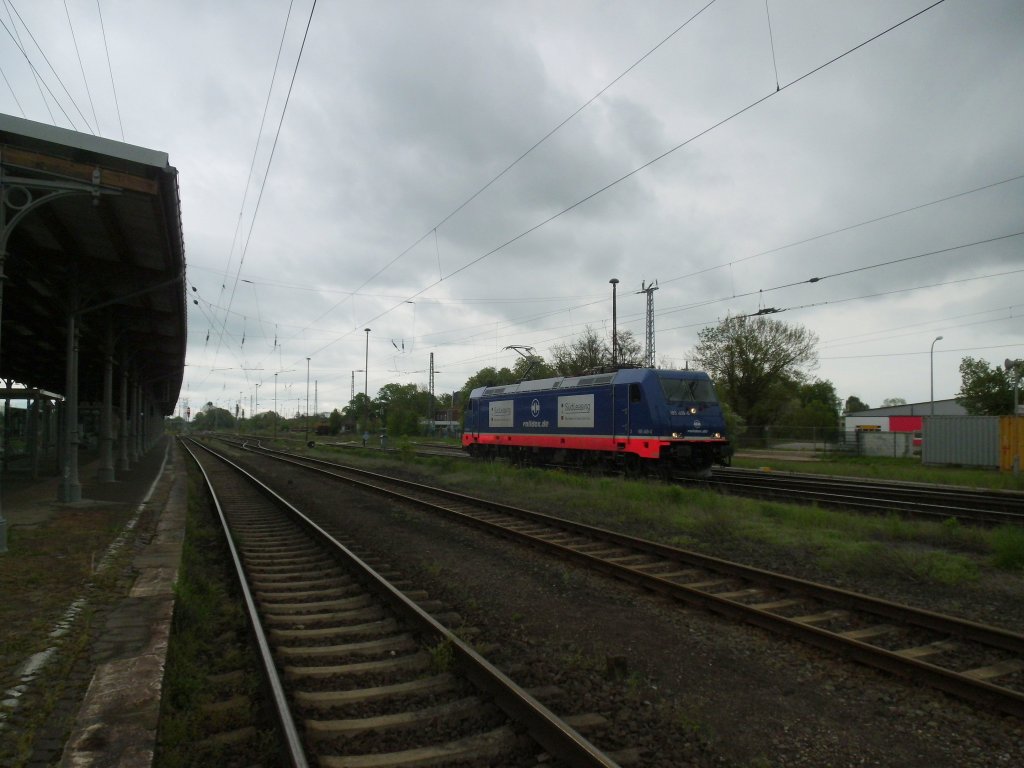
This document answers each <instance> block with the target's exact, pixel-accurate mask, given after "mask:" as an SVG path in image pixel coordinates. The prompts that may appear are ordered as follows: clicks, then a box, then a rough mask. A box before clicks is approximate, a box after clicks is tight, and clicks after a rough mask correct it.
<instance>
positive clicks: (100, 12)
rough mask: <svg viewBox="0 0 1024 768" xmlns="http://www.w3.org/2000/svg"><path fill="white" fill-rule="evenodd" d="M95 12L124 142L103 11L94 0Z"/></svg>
mask: <svg viewBox="0 0 1024 768" xmlns="http://www.w3.org/2000/svg"><path fill="white" fill-rule="evenodd" d="M96 12H97V13H98V14H99V17H100V33H101V34H102V35H103V50H104V52H105V53H106V56H107V72H109V73H110V90H111V91H113V94H114V109H115V110H116V111H117V127H118V128H119V129H120V130H121V141H124V124H123V123H122V122H121V106H120V104H118V103H117V86H115V85H114V68H113V66H111V64H110V46H109V45H107V29H106V27H104V26H103V9H102V8H100V0H96Z"/></svg>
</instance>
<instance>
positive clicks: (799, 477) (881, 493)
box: [704, 467, 1024, 525]
mask: <svg viewBox="0 0 1024 768" xmlns="http://www.w3.org/2000/svg"><path fill="white" fill-rule="evenodd" d="M704 482H706V483H707V484H708V485H710V486H712V487H716V486H721V487H723V488H726V489H729V490H732V489H738V490H739V492H740V493H741V494H743V495H759V496H763V495H769V496H772V495H781V494H786V495H787V498H790V499H791V498H792V495H793V494H800V495H801V496H802V497H805V498H808V499H811V500H813V501H818V502H821V503H826V504H830V505H833V506H840V507H856V508H867V509H870V510H875V511H877V510H878V509H879V507H881V508H883V509H894V510H901V511H907V512H913V513H915V514H920V515H925V516H932V517H943V518H949V517H957V518H964V519H971V520H980V521H982V522H986V523H990V524H1000V523H1005V524H1012V525H1020V524H1024V494H1022V493H1019V492H1015V491H995V490H980V489H979V490H973V489H967V488H959V487H952V486H933V485H923V484H918V483H895V482H892V481H881V480H880V481H876V480H865V479H862V478H837V477H834V476H824V477H822V476H814V475H807V474H793V473H774V472H765V471H762V470H755V469H739V468H735V467H732V468H716V469H715V470H713V472H712V477H711V479H710V480H706V481H704Z"/></svg>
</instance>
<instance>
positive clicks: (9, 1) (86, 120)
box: [5, 0, 96, 134]
mask: <svg viewBox="0 0 1024 768" xmlns="http://www.w3.org/2000/svg"><path fill="white" fill-rule="evenodd" d="M5 2H6V3H7V4H8V5H9V7H10V9H11V10H13V11H14V15H15V16H17V17H18V21H20V22H21V26H22V27H24V29H25V31H26V32H27V33H28V36H29V37H30V38H31V39H32V42H33V43H34V44H35V46H36V50H38V51H39V55H40V56H42V57H43V61H45V62H46V66H48V67H49V68H50V71H51V72H52V73H53V76H54V77H55V78H56V79H57V82H58V83H59V84H60V87H61V88H62V89H63V90H64V93H65V95H66V96H67V97H68V101H70V102H71V105H72V106H73V107H74V108H75V111H76V112H77V113H78V116H79V117H81V118H82V122H83V123H85V127H86V128H88V129H89V133H92V134H95V133H96V131H95V130H93V127H92V125H91V124H90V123H89V118H87V117H86V116H85V115H84V114H83V113H82V110H81V109H80V108H79V106H78V102H76V101H75V98H74V96H72V95H71V92H70V91H69V90H68V88H67V86H66V85H64V81H63V80H61V77H60V75H59V74H57V70H56V69H54V66H53V64H51V63H50V58H49V56H47V55H46V51H44V50H43V47H42V46H41V45H40V44H39V41H38V40H36V36H35V35H33V34H32V30H31V29H29V27H28V24H26V23H25V21H24V19H22V18H21V14H20V13H19V12H18V8H17V6H15V5H14V2H13V0H5ZM19 47H20V46H19ZM21 52H22V54H23V55H24V56H25V59H26V61H28V62H29V66H31V67H32V68H33V69H35V65H33V64H32V60H31V59H30V58H29V56H28V52H27V51H25V49H24V48H21ZM40 78H41V79H42V76H40ZM43 84H44V85H46V90H47V91H48V92H49V94H50V96H52V97H53V100H54V102H55V103H56V104H57V106H58V107H60V111H61V112H62V113H63V114H64V117H66V118H67V120H68V122H69V123H71V127H72V128H74V129H75V130H76V131H77V130H78V126H76V125H75V123H74V121H73V120H72V119H71V116H70V115H68V113H67V112H66V111H65V110H64V107H63V106H62V105H61V103H60V100H59V99H58V98H57V97H56V95H55V94H54V93H53V91H52V90H50V86H49V85H47V83H46V81H45V80H43Z"/></svg>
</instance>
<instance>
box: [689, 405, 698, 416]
mask: <svg viewBox="0 0 1024 768" xmlns="http://www.w3.org/2000/svg"><path fill="white" fill-rule="evenodd" d="M696 413H697V407H696V406H691V408H690V415H694V414H696Z"/></svg>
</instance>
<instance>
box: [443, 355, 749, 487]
mask: <svg viewBox="0 0 1024 768" xmlns="http://www.w3.org/2000/svg"><path fill="white" fill-rule="evenodd" d="M465 416H466V420H465V427H464V431H463V435H462V446H463V448H465V449H466V450H467V451H469V453H470V455H471V456H474V457H480V458H508V459H510V460H512V461H513V462H514V463H516V464H526V465H529V464H568V465H573V466H578V467H583V468H594V469H613V470H621V471H624V472H626V473H627V474H641V473H645V474H646V473H656V474H660V475H664V476H668V475H671V474H672V473H673V472H687V473H695V474H698V475H706V474H708V473H709V472H710V470H711V465H712V464H716V463H717V464H726V463H728V461H729V457H730V456H731V455H732V448H731V446H730V445H729V440H728V438H727V437H726V434H725V420H724V418H723V415H722V408H721V406H720V405H719V404H718V397H717V396H716V395H715V387H714V385H713V384H712V383H711V379H710V377H709V376H708V375H707V374H706V373H704V372H702V371H671V370H657V369H653V368H630V369H625V370H621V371H618V372H616V373H600V374H596V375H593V376H572V377H558V378H553V379H539V380H536V381H523V382H520V383H518V384H507V385H504V386H496V387H480V388H478V389H474V390H473V391H472V393H470V396H469V404H468V406H467V408H466V411H465Z"/></svg>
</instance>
